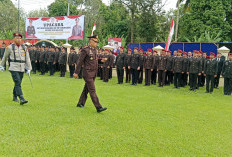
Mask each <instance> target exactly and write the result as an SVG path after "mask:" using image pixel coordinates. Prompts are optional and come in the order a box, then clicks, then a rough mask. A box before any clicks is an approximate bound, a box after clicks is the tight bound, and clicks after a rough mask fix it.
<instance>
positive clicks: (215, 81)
mask: <svg viewBox="0 0 232 157" xmlns="http://www.w3.org/2000/svg"><path fill="white" fill-rule="evenodd" d="M215 60H216V61H217V62H218V70H217V77H216V78H215V79H214V88H217V89H219V88H218V85H219V82H220V76H221V73H222V67H223V63H224V61H225V59H224V57H222V55H221V53H218V54H217V57H216V58H215Z"/></svg>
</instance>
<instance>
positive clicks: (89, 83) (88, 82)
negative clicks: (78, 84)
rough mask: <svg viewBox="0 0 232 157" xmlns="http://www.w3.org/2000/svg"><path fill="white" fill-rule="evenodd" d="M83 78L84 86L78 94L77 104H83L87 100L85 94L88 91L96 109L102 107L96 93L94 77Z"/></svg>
mask: <svg viewBox="0 0 232 157" xmlns="http://www.w3.org/2000/svg"><path fill="white" fill-rule="evenodd" d="M84 80H85V86H84V89H83V91H82V94H81V96H80V99H79V102H78V104H81V105H85V103H86V100H87V95H88V93H89V94H90V97H91V99H92V102H93V104H94V106H95V107H96V109H99V108H102V106H101V104H100V102H99V99H98V97H97V94H96V89H95V84H94V81H95V78H84Z"/></svg>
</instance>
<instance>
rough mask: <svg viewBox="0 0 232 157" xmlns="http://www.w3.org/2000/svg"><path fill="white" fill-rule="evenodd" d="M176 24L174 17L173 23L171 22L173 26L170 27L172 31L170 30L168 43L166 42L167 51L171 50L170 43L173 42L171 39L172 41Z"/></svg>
mask: <svg viewBox="0 0 232 157" xmlns="http://www.w3.org/2000/svg"><path fill="white" fill-rule="evenodd" d="M174 25H175V23H174V18H173V19H172V24H171V27H170V32H169V35H168V40H167V43H166V48H165V49H166V51H168V50H169V46H170V44H171V41H172V36H173V34H174Z"/></svg>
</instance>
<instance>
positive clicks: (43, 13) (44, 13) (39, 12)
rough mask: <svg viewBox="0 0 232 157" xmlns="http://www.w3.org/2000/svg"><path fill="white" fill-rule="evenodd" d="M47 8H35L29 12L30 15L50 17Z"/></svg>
mask: <svg viewBox="0 0 232 157" xmlns="http://www.w3.org/2000/svg"><path fill="white" fill-rule="evenodd" d="M48 16H49V15H48V11H47V9H39V10H33V11H30V12H29V13H28V17H48Z"/></svg>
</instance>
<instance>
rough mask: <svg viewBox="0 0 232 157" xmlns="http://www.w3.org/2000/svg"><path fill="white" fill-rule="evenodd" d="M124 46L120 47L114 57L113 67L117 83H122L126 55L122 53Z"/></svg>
mask: <svg viewBox="0 0 232 157" xmlns="http://www.w3.org/2000/svg"><path fill="white" fill-rule="evenodd" d="M123 50H124V48H123V47H120V52H119V54H118V55H117V57H116V62H115V65H116V66H115V67H116V70H117V76H118V84H123V76H124V69H125V58H126V55H125V53H123Z"/></svg>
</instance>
